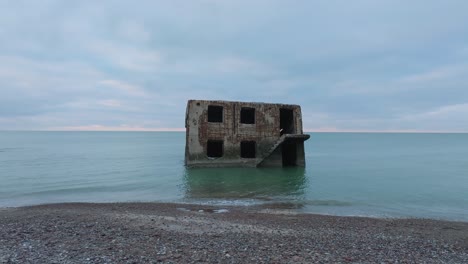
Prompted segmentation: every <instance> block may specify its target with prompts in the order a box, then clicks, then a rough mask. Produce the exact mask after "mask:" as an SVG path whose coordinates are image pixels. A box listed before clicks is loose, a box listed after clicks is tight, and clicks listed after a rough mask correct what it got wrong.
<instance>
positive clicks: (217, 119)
mask: <svg viewBox="0 0 468 264" xmlns="http://www.w3.org/2000/svg"><path fill="white" fill-rule="evenodd" d="M208 122H214V123H222V122H223V107H222V106H216V105H209V106H208Z"/></svg>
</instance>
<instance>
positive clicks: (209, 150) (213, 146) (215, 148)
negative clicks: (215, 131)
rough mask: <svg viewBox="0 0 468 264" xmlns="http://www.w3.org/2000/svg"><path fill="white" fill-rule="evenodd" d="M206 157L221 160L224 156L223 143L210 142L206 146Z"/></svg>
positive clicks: (218, 141) (217, 141) (220, 141)
mask: <svg viewBox="0 0 468 264" xmlns="http://www.w3.org/2000/svg"><path fill="white" fill-rule="evenodd" d="M206 155H207V156H208V157H209V158H220V157H222V156H223V141H222V140H208V142H207V144H206Z"/></svg>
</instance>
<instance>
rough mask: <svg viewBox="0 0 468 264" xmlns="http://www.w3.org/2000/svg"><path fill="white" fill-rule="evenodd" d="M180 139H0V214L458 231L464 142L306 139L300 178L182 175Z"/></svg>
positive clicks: (466, 214)
mask: <svg viewBox="0 0 468 264" xmlns="http://www.w3.org/2000/svg"><path fill="white" fill-rule="evenodd" d="M184 148H185V134H184V133H183V132H0V207H10V206H22V205H33V204H42V203H59V202H129V201H144V202H152V201H155V202H182V203H201V204H218V205H219V204H221V205H265V207H275V208H290V209H294V210H298V211H299V212H307V213H321V214H333V215H360V216H375V217H424V218H435V219H450V220H462V221H468V134H418V133H412V134H396V133H395V134H392V133H311V138H310V140H308V141H307V142H306V146H305V148H306V159H307V167H306V168H305V169H304V168H263V169H255V168H223V169H186V168H185V167H184V160H183V159H184Z"/></svg>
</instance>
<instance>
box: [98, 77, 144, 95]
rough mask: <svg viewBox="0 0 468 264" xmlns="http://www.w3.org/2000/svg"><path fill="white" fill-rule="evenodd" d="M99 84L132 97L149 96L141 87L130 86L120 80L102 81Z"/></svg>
mask: <svg viewBox="0 0 468 264" xmlns="http://www.w3.org/2000/svg"><path fill="white" fill-rule="evenodd" d="M98 83H99V84H101V85H103V86H106V87H110V88H114V89H117V90H120V91H123V92H125V93H127V94H129V95H132V96H146V95H147V94H146V93H145V92H144V91H143V89H142V88H141V87H138V86H136V85H132V84H128V83H125V82H123V81H118V80H102V81H99V82H98Z"/></svg>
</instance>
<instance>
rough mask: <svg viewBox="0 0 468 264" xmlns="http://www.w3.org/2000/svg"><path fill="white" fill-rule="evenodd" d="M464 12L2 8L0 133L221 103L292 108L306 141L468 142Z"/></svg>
mask: <svg viewBox="0 0 468 264" xmlns="http://www.w3.org/2000/svg"><path fill="white" fill-rule="evenodd" d="M467 8H468V4H467V3H466V2H464V1H453V2H444V3H439V2H435V1H429V2H428V1H420V0H416V1H412V2H408V1H402V0H396V1H380V2H376V1H370V0H359V1H354V2H353V3H344V2H343V1H335V0H330V1H326V2H315V1H298V2H296V3H295V4H294V5H291V4H290V3H286V2H284V1H276V0H269V1H263V0H262V1H222V2H221V1H211V0H203V1H196V2H184V3H183V4H181V3H180V2H178V1H172V2H168V1H145V0H143V1H140V2H139V3H138V5H135V4H134V3H130V2H115V1H107V0H104V1H100V2H96V1H87V0H84V1H80V2H74V3H68V2H67V3H63V2H61V1H55V0H45V1H41V2H40V3H36V2H31V1H15V2H9V3H6V2H5V3H2V2H0V24H1V25H2V27H0V39H1V41H0V129H12V128H15V129H50V128H76V129H80V128H86V127H92V126H96V127H95V129H99V128H108V129H116V130H121V129H122V128H127V129H135V130H136V129H146V128H148V129H158V128H178V127H183V124H184V114H185V104H186V100H188V99H226V100H241V101H265V102H280V103H296V104H300V105H301V106H302V109H303V111H304V115H303V116H304V127H305V128H308V129H315V130H318V131H322V130H323V131H325V130H330V131H377V130H385V131H422V130H427V131H452V130H456V131H468V124H465V123H466V122H462V121H463V120H462V119H463V115H466V113H465V106H464V105H465V104H466V103H467V101H468V89H466V87H467V85H468V77H467V76H468V75H467V74H466V72H468V65H467V64H466V60H467V59H468V53H467V51H468V46H467V45H466V43H468V26H467V25H468V17H467V16H466V12H465V10H466V9H467ZM434 18H437V19H434Z"/></svg>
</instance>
